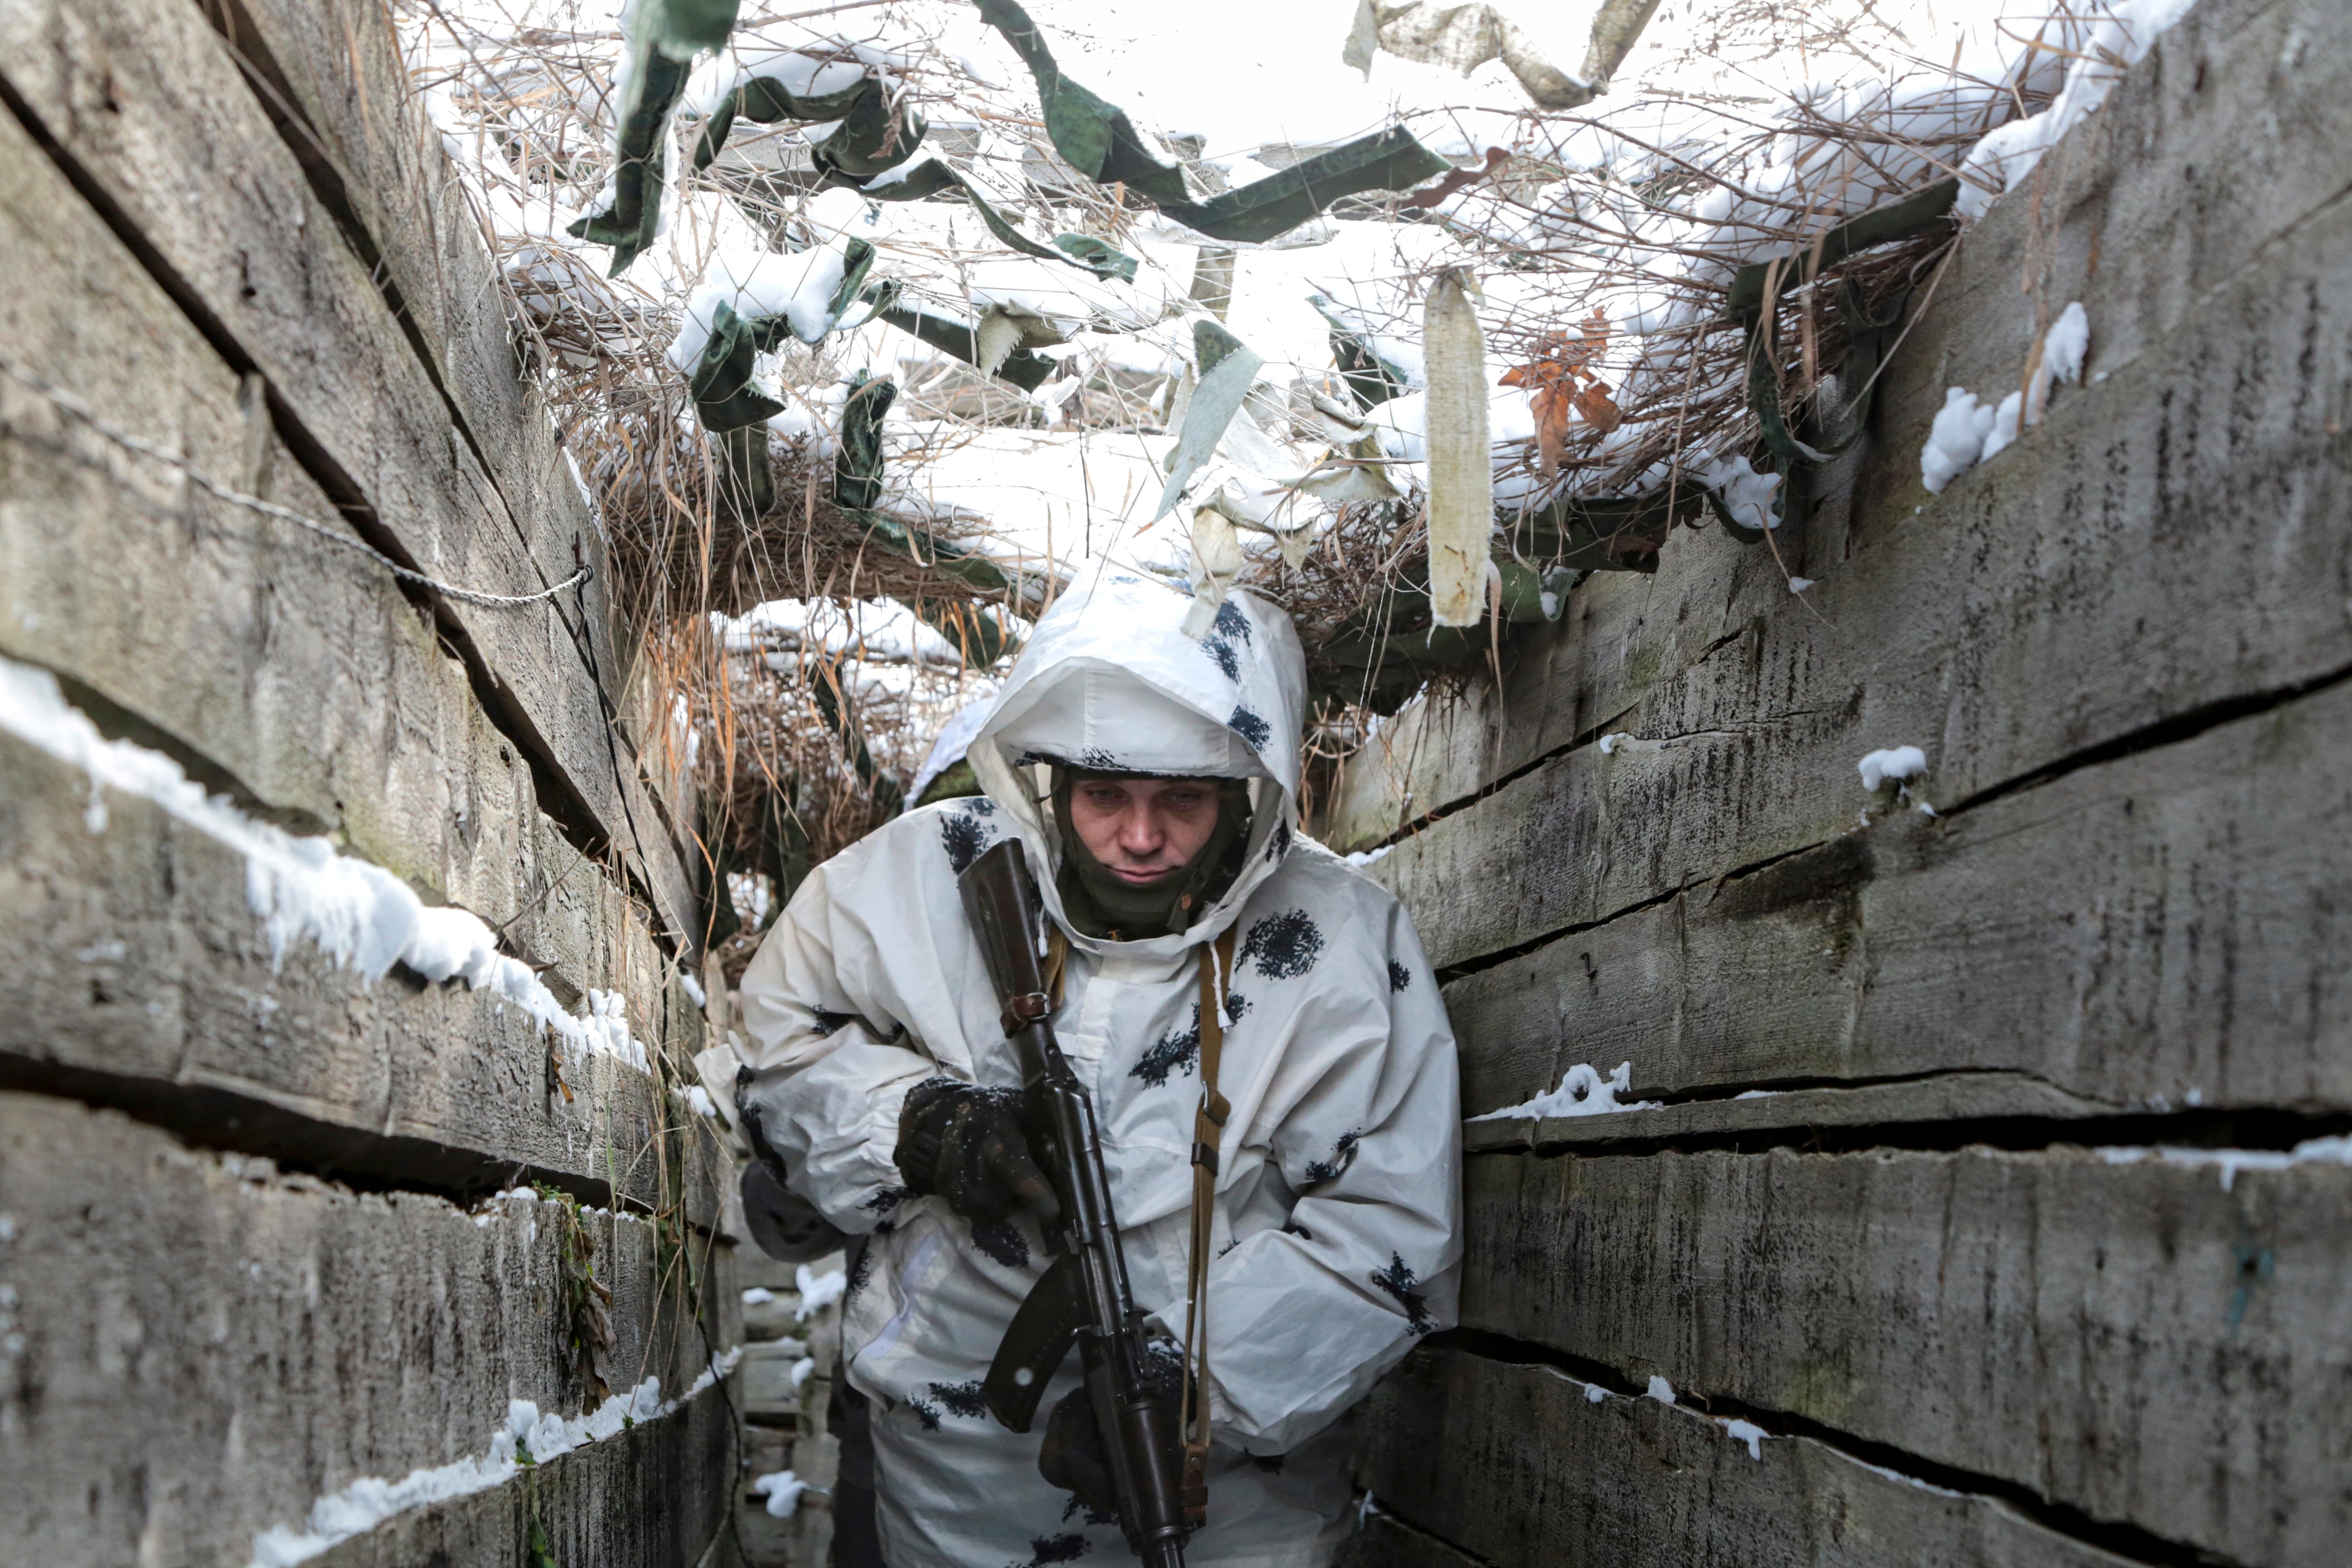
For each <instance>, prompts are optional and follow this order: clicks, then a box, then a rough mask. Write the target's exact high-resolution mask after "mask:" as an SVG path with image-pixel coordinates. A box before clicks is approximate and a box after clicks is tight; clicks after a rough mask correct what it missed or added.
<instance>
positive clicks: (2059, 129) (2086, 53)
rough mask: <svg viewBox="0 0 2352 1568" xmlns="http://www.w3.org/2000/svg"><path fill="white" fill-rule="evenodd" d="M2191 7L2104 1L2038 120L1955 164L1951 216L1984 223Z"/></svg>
mask: <svg viewBox="0 0 2352 1568" xmlns="http://www.w3.org/2000/svg"><path fill="white" fill-rule="evenodd" d="M2193 4H2195V0H2110V3H2109V5H2107V8H2106V10H2107V14H2106V15H2105V16H2102V17H2100V18H2099V19H2098V20H2096V21H2095V22H2094V23H2092V24H2091V27H2090V32H2089V36H2088V37H2085V38H2084V40H2083V41H2082V42H2081V43H2080V44H2079V45H2077V46H2076V47H2075V51H2074V58H2073V60H2072V62H2071V63H2070V64H2069V65H2068V66H2067V68H2066V85H2065V86H2063V88H2061V89H2059V90H2058V96H2057V97H2056V98H2054V99H2053V100H2051V102H2050V106H2049V107H2048V108H2047V109H2044V110H2042V112H2041V113H2039V114H2034V115H2029V116H2027V117H2026V118H2025V119H2022V120H2012V121H2010V122H2009V123H2008V124H2006V125H2003V126H2000V127H1998V128H1997V129H1995V130H1994V131H1992V132H1990V134H1988V135H1987V136H1986V137H1985V138H1984V139H1983V140H1982V141H1980V142H1978V143H1977V144H1976V146H1975V147H1973V148H1971V149H1970V150H1969V155H1968V157H1967V158H1965V159H1964V160H1962V161H1961V163H1960V180H1961V184H1960V195H1959V200H1958V202H1956V203H1955V204H1954V205H1953V210H1954V211H1955V212H1957V213H1958V215H1959V216H1961V217H1964V218H1969V219H1975V218H1979V217H1982V216H1984V215H1985V213H1986V211H1987V210H1988V209H1990V207H1991V205H1992V204H1993V199H1994V198H1995V197H1996V196H1998V195H2000V194H2001V192H2003V191H2005V190H2009V189H2011V188H2013V187H2014V186H2015V185H2016V184H2017V183H2018V182H2019V181H2020V180H2021V179H2023V178H2024V177H2025V176H2026V175H2027V174H2030V173H2032V169H2033V166H2034V165H2035V164H2036V163H2040V162H2041V161H2042V153H2046V152H2048V151H2049V150H2050V149H2051V148H2052V147H2054V146H2056V145H2057V143H2058V141H2059V139H2060V138H2061V137H2063V136H2064V135H2065V134H2066V132H2069V131H2072V130H2073V129H2074V127H2075V126H2076V125H2078V124H2080V123H2081V122H2082V121H2084V119H2085V118H2087V117H2088V116H2089V115H2090V114H2091V112H2092V111H2093V110H2096V109H2097V108H2098V107H2099V106H2100V105H2101V104H2103V103H2105V101H2106V100H2107V94H2108V93H2110V92H2112V91H2113V90H2115V85H2116V82H2117V81H2119V80H2121V79H2122V78H2123V74H2124V72H2125V71H2126V70H2127V69H2129V68H2131V67H2132V66H2133V65H2134V64H2136V63H2137V61H2138V60H2139V59H2140V58H2142V57H2143V56H2145V55H2146V54H2147V51H2148V50H2149V49H2150V48H2151V47H2154V45H2155V43H2156V39H2157V35H2158V34H2159V33H2161V32H2163V31H2164V30H2165V29H2166V28H2167V27H2169V26H2172V24H2174V23H2175V22H2178V21H2179V20H2180V18H2181V17H2183V16H2187V15H2188V14H2189V6H2190V5H2193Z"/></svg>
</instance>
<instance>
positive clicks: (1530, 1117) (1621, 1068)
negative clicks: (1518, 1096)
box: [1470, 1062, 1663, 1121]
mask: <svg viewBox="0 0 2352 1568" xmlns="http://www.w3.org/2000/svg"><path fill="white" fill-rule="evenodd" d="M1632 1089H1633V1063H1632V1062H1619V1063H1618V1064H1617V1070H1616V1071H1615V1072H1612V1073H1611V1074H1610V1075H1609V1076H1608V1077H1607V1078H1603V1077H1601V1070H1600V1069H1599V1068H1595V1067H1593V1066H1592V1065H1591V1063H1589V1062H1579V1063H1577V1064H1576V1065H1575V1066H1574V1067H1572V1068H1569V1069H1568V1073H1567V1076H1565V1077H1563V1078H1562V1079H1560V1080H1559V1088H1558V1089H1549V1090H1547V1091H1545V1092H1544V1093H1542V1094H1539V1095H1537V1096H1536V1097H1535V1098H1534V1099H1533V1100H1528V1101H1526V1102H1524V1103H1522V1104H1519V1105H1514V1106H1511V1107H1508V1108H1507V1109H1506V1110H1490V1111H1488V1112H1486V1114H1485V1115H1484V1116H1474V1117H1472V1118H1470V1120H1471V1121H1504V1120H1506V1119H1510V1120H1516V1121H1535V1120H1538V1119H1539V1118H1543V1117H1549V1116H1601V1115H1606V1114H1607V1113H1609V1112H1611V1111H1615V1110H1657V1109H1658V1107H1659V1105H1660V1104H1661V1103H1663V1102H1662V1101H1659V1100H1633V1101H1630V1102H1629V1101H1623V1100H1619V1099H1618V1096H1620V1095H1622V1094H1627V1093H1630V1092H1631V1091H1632Z"/></svg>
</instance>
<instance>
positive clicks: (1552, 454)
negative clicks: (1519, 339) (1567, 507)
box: [1502, 310, 1625, 479]
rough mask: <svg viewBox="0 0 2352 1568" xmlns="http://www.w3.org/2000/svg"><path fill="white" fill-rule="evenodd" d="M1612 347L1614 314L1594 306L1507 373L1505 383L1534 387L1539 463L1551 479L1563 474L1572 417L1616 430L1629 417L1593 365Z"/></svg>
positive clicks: (1530, 402) (1532, 406)
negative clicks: (1561, 464) (1611, 316)
mask: <svg viewBox="0 0 2352 1568" xmlns="http://www.w3.org/2000/svg"><path fill="white" fill-rule="evenodd" d="M1608 346H1609V317H1608V315H1607V313H1606V312H1604V311H1601V310H1594V311H1593V312H1592V314H1591V315H1590V316H1588V317H1586V318H1585V319H1584V320H1583V321H1580V322H1579V323H1578V324H1577V330H1576V331H1572V332H1560V333H1557V334H1555V335H1554V336H1552V337H1551V338H1549V339H1548V340H1547V341H1546V342H1543V343H1542V344H1540V345H1538V351H1537V353H1538V357H1537V358H1536V359H1534V360H1532V361H1530V362H1529V363H1526V364H1522V365H1514V366H1513V367H1511V368H1510V369H1509V370H1507V371H1506V372H1504V373H1503V377H1502V384H1503V385H1505V386H1518V387H1527V388H1530V389H1531V394H1530V395H1529V397H1528V407H1529V409H1530V411H1531V412H1533V414H1534V415H1535V420H1536V467H1537V468H1538V470H1539V471H1540V472H1541V473H1542V475H1543V477H1544V478H1545V479H1552V478H1555V477H1556V476H1558V474H1559V460H1560V457H1561V455H1562V453H1563V451H1564V450H1565V449H1566V447H1567V444H1568V429H1569V425H1570V420H1571V418H1572V417H1581V418H1582V419H1583V420H1584V422H1585V423H1586V424H1588V425H1590V426H1592V427H1593V428H1594V429H1596V430H1601V431H1604V432H1605V431H1610V430H1614V429H1616V428H1617V426H1620V425H1622V423H1624V419H1625V416H1624V415H1623V413H1622V412H1621V411H1620V410H1619V408H1618V406H1617V405H1616V404H1615V403H1614V402H1613V401H1612V399H1611V398H1610V395H1609V388H1608V386H1607V385H1606V384H1604V383H1603V382H1602V381H1601V378H1600V376H1599V375H1598V374H1595V373H1594V371H1593V369H1592V366H1593V364H1594V363H1596V362H1598V361H1599V359H1600V357H1601V351H1602V350H1603V349H1605V348H1607V347H1608Z"/></svg>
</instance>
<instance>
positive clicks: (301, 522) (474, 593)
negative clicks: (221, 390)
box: [0, 350, 593, 609]
mask: <svg viewBox="0 0 2352 1568" xmlns="http://www.w3.org/2000/svg"><path fill="white" fill-rule="evenodd" d="M0 372H5V373H6V374H7V375H8V377H9V378H10V379H11V380H13V381H16V382H18V383H20V384H23V385H25V386H26V387H28V388H30V389H31V390H33V391H35V392H37V393H39V394H40V395H42V396H43V397H46V398H47V399H48V400H49V401H50V402H51V403H52V404H55V405H57V406H58V408H59V409H60V410H62V411H63V412H65V413H67V414H69V415H71V416H73V417H75V418H76V419H79V420H80V421H81V422H82V423H83V424H84V425H87V426H89V427H90V428H91V429H92V430H95V431H97V432H98V433H99V434H100V436H103V437H106V438H107V439H108V440H110V441H111V442H113V443H114V444H115V445H116V446H118V447H122V448H123V449H124V450H126V451H131V452H136V453H138V454H139V455H140V456H141V457H143V458H153V459H154V460H155V461H156V462H159V463H163V464H167V465H169V466H170V467H172V468H177V469H178V470H179V471H180V472H182V473H184V474H185V475H186V476H187V477H188V479H189V480H190V481H191V482H192V483H194V484H195V485H196V486H197V487H198V488H199V489H204V490H205V491H208V492H209V493H211V494H213V495H215V496H217V497H219V498H220V499H221V500H225V501H227V502H228V503H230V504H231V505H233V506H241V507H244V508H246V509H247V510H251V511H257V512H259V513H261V514H262V515H263V516H264V517H274V518H276V519H278V521H281V522H290V523H292V524H294V525H295V526H296V527H297V528H302V529H307V530H309V531H310V532H312V533H315V534H317V535H318V536H319V537H320V538H321V539H326V540H331V541H332V542H335V543H337V544H340V545H341V546H343V547H344V548H345V549H347V550H356V551H358V552H360V553H361V554H362V555H365V556H368V557H369V558H371V559H372V560H373V561H374V562H375V563H377V564H378V565H380V566H382V567H383V569H384V570H385V571H387V572H389V573H391V574H393V575H394V576H395V577H397V578H399V579H401V580H402V581H403V582H406V583H415V584H418V585H419V586H420V587H425V588H430V589H432V590H433V591H434V592H435V593H436V594H440V595H445V596H446V597H448V598H452V599H461V600H463V601H465V602H466V603H467V604H469V605H490V606H492V607H494V608H500V609H503V608H508V607H510V606H513V605H536V604H539V603H541V601H543V600H547V599H552V598H554V597H555V596H556V595H558V594H562V593H564V592H565V591H567V590H569V589H572V588H575V587H578V586H579V585H580V584H583V583H585V582H586V581H588V579H589V577H590V576H591V575H593V568H592V567H590V566H587V565H585V564H583V565H582V566H581V568H580V569H579V570H578V571H577V572H574V573H573V574H572V575H571V576H569V577H566V578H565V579H564V580H563V581H562V582H561V583H558V584H555V586H553V587H552V588H542V589H541V590H540V591H539V592H538V593H536V594H486V593H484V592H482V591H481V590H480V589H478V588H465V587H460V586H459V585H457V584H455V583H445V582H443V581H442V580H441V579H440V578H438V577H435V576H432V575H430V574H426V573H423V572H419V571H417V570H416V569H415V567H413V566H404V565H402V564H401V563H399V562H397V561H394V559H393V558H392V557H391V556H389V555H386V554H385V553H384V552H383V551H381V550H378V549H376V548H375V547H374V546H373V545H371V544H369V543H368V542H366V541H364V540H360V539H354V538H352V536H351V535H350V534H348V533H346V532H344V531H342V530H341V529H338V528H335V527H333V526H331V524H328V523H323V522H320V521H318V520H317V519H316V518H311V517H305V516H304V515H303V514H302V513H300V512H299V511H296V510H293V509H292V508H290V507H283V506H279V505H278V503H277V502H276V501H269V500H262V499H261V498H260V497H259V496H254V495H247V494H246V493H245V492H244V491H243V490H240V489H236V487H234V486H231V485H225V484H223V483H221V482H220V481H219V480H218V479H214V478H213V477H212V476H211V475H209V474H207V473H205V471H204V470H203V469H202V468H197V467H196V465H195V464H194V462H193V461H191V460H190V459H189V458H188V457H187V456H186V455H185V454H184V453H181V452H175V451H173V450H172V448H171V447H164V446H159V445H158V444H157V443H155V442H153V441H150V440H148V439H146V438H145V437H140V436H133V435H132V434H131V433H130V432H129V431H128V430H123V429H120V428H117V427H116V426H113V425H111V424H109V423H108V422H107V420H106V419H105V418H104V417H103V416H100V414H99V412H98V411H97V410H96V409H94V408H92V407H91V406H90V405H89V404H87V403H85V402H83V401H82V400H81V399H80V398H79V397H77V396H76V395H74V394H72V393H70V392H68V391H67V390H66V389H65V388H64V387H62V386H59V385H58V384H56V383H55V382H53V381H50V380H48V379H47V377H45V376H42V375H40V374H37V373H36V372H34V371H31V370H28V369H26V367H25V366H24V364H23V363H20V362H18V361H17V360H16V358H15V357H14V356H12V355H10V354H9V353H7V352H6V351H5V350H0Z"/></svg>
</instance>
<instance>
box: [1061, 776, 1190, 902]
mask: <svg viewBox="0 0 2352 1568" xmlns="http://www.w3.org/2000/svg"><path fill="white" fill-rule="evenodd" d="M1070 826H1072V827H1074V828H1076V830H1077V835H1078V837H1079V838H1080V840H1082V841H1083V842H1084V843H1085V845H1086V847H1087V849H1088V850H1090V851H1092V852H1093V854H1094V858H1096V859H1097V860H1099V861H1101V862H1102V863H1103V864H1104V865H1105V866H1107V867H1108V868H1110V870H1111V873H1112V874H1113V875H1114V876H1116V877H1118V879H1119V880H1120V881H1122V882H1129V883H1134V884H1136V885H1139V886H1140V885H1141V884H1143V883H1145V882H1156V881H1158V880H1159V879H1160V878H1162V877H1165V876H1166V875H1168V873H1169V872H1171V871H1173V870H1175V869H1177V868H1180V867H1181V866H1184V865H1187V864H1189V863H1190V862H1191V861H1192V857H1193V856H1195V855H1198V854H1199V853H1200V852H1201V846H1202V845H1203V844H1206V843H1207V842H1208V841H1209V835H1210V834H1211V833H1213V832H1214V831H1215V830H1216V826H1217V784H1216V781H1215V780H1214V779H1080V780H1079V781H1078V782H1077V783H1076V784H1074V785H1073V786H1072V787H1071V789H1070Z"/></svg>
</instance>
